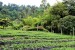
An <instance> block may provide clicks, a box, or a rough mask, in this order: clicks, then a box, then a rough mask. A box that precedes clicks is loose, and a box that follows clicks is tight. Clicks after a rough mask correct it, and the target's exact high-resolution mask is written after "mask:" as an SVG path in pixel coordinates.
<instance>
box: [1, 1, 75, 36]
mask: <svg viewBox="0 0 75 50" xmlns="http://www.w3.org/2000/svg"><path fill="white" fill-rule="evenodd" d="M0 28H1V29H5V28H6V29H8V28H9V29H16V30H18V29H19V30H29V29H30V30H34V29H35V30H37V31H38V29H39V30H41V29H42V30H44V31H50V32H55V33H61V34H62V33H64V34H70V35H74V34H75V33H74V32H75V1H74V0H63V2H62V3H60V2H58V3H57V4H55V5H53V6H50V5H49V3H47V1H46V0H42V2H41V4H40V6H39V7H37V6H30V5H27V6H24V5H21V6H19V5H16V4H8V5H3V3H2V2H0Z"/></svg>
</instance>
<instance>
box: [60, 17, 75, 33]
mask: <svg viewBox="0 0 75 50" xmlns="http://www.w3.org/2000/svg"><path fill="white" fill-rule="evenodd" d="M59 23H60V26H61V28H63V32H64V33H66V34H69V33H70V32H73V33H72V34H74V32H75V29H74V28H75V16H66V17H64V18H62V19H60V20H59Z"/></svg>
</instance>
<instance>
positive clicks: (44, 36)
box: [0, 30, 75, 50]
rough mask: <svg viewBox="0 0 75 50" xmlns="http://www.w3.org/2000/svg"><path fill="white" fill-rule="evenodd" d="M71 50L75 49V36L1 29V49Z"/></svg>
mask: <svg viewBox="0 0 75 50" xmlns="http://www.w3.org/2000/svg"><path fill="white" fill-rule="evenodd" d="M68 48H70V50H74V49H75V36H69V35H60V34H54V33H49V32H40V31H34V32H33V31H20V30H18V31H17V30H12V32H11V31H10V30H4V31H2V30H1V31H0V50H66V49H68Z"/></svg>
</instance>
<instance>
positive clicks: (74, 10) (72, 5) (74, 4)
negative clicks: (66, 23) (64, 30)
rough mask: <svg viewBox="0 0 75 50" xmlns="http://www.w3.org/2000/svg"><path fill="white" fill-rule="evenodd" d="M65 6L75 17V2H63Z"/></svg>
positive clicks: (71, 0)
mask: <svg viewBox="0 0 75 50" xmlns="http://www.w3.org/2000/svg"><path fill="white" fill-rule="evenodd" d="M63 1H64V2H63V3H64V4H65V5H66V6H67V8H68V10H69V14H70V15H74V16H75V0H63Z"/></svg>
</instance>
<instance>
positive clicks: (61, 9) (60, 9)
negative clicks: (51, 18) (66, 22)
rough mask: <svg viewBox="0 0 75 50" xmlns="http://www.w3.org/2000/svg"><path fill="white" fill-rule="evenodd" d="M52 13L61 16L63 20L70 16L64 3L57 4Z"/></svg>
mask: <svg viewBox="0 0 75 50" xmlns="http://www.w3.org/2000/svg"><path fill="white" fill-rule="evenodd" d="M51 13H52V14H53V15H60V16H61V18H63V17H64V16H67V15H68V9H67V7H66V6H65V5H64V4H63V3H57V4H56V5H54V6H53V7H52V10H51Z"/></svg>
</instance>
